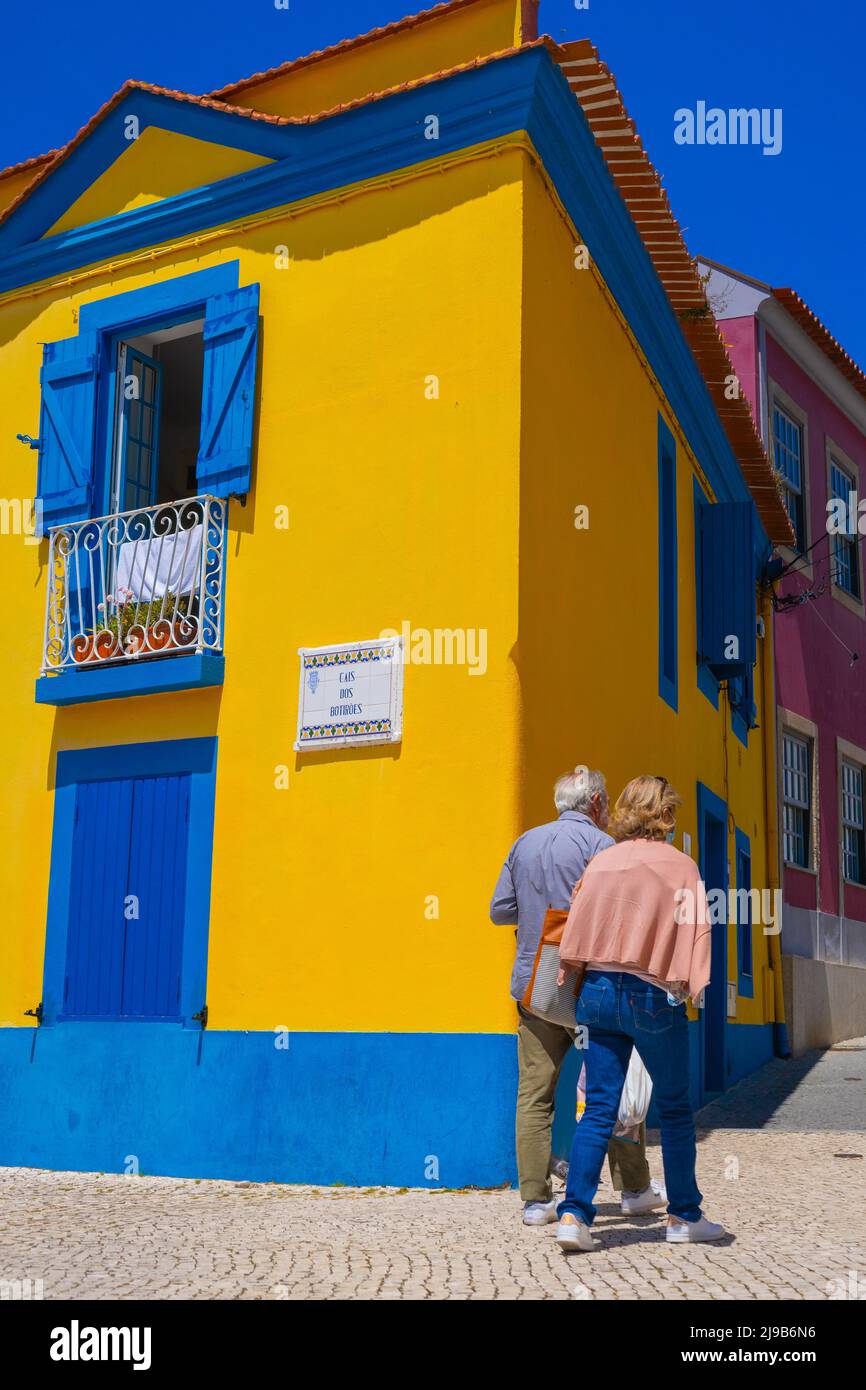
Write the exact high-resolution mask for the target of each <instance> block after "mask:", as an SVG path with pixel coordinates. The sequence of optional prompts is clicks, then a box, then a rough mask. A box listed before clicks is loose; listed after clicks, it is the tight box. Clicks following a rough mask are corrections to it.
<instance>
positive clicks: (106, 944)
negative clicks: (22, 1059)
mask: <svg viewBox="0 0 866 1390" xmlns="http://www.w3.org/2000/svg"><path fill="white" fill-rule="evenodd" d="M189 781H190V779H189V775H188V774H183V775H179V776H167V777H135V778H126V779H117V780H116V781H100V782H81V783H79V786H78V790H77V796H76V811H75V833H74V841H73V864H72V877H73V881H72V892H71V895H70V917H69V932H68V936H67V948H66V982H65V992H64V1005H63V1013H62V1015H61V1017H63V1018H78V1019H86V1018H89V1019H118V1018H126V1019H169V1018H178V1017H179V1014H180V977H181V953H182V948H183V923H184V915H185V885H186V856H187V839H188V816H189Z"/></svg>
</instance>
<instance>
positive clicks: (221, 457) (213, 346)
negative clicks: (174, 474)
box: [196, 285, 259, 497]
mask: <svg viewBox="0 0 866 1390" xmlns="http://www.w3.org/2000/svg"><path fill="white" fill-rule="evenodd" d="M203 336H204V375H203V380H202V404H201V436H200V439H199V453H198V461H197V464H196V478H197V483H198V489H199V491H200V492H209V493H212V494H213V495H214V496H215V497H229V496H231V495H232V494H243V493H247V492H249V490H250V475H251V473H252V460H253V423H254V415H255V399H256V371H257V357H258V336H259V287H258V285H245V286H244V287H243V288H242V289H239V290H233V291H232V292H231V293H230V294H218V295H215V296H214V297H213V298H212V299H209V300H208V301H207V309H206V313H205V321H204V334H203Z"/></svg>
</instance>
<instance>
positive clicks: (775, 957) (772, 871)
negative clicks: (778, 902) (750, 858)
mask: <svg viewBox="0 0 866 1390" xmlns="http://www.w3.org/2000/svg"><path fill="white" fill-rule="evenodd" d="M770 595H771V590H770V588H769V587H768V586H767V587H762V589H761V617H762V618H763V620H764V641H763V643H762V650H761V694H762V697H763V705H764V716H763V718H762V720H761V742H762V745H763V754H764V824H765V827H766V835H767V864H766V871H767V885H768V887H769V889H770V891H771V892H774V891H775V890H776V889H777V888H778V887H779V882H780V873H779V835H778V824H779V822H778V806H777V783H776V778H777V775H778V774H777V768H776V741H775V730H776V690H775V681H774V679H773V666H774V663H775V651H774V643H775V632H774V629H773V605H772V603H771V601H770ZM771 730H772V732H773V741H772V744H771V743H770V731H771ZM773 901H774V902H775V898H774V899H773ZM777 925H779V924H778V923H777ZM768 941H769V944H770V969H771V970H772V972H773V1000H774V1010H773V1012H774V1015H775V1022H774V1023H773V1052H774V1054H775V1056H777V1057H790V1055H791V1045H790V1043H789V1041H788V1026H787V1024H786V1022H785V992H784V990H783V988H782V936H781V932H777V933H775V934H774V935H773V936H770V937H768Z"/></svg>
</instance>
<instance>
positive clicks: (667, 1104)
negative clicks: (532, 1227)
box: [557, 777, 725, 1250]
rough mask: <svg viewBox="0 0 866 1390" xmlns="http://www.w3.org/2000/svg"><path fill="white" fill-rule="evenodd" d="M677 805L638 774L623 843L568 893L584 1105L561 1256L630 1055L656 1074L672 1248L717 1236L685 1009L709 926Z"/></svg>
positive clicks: (579, 1232)
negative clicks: (701, 1177) (709, 1207)
mask: <svg viewBox="0 0 866 1390" xmlns="http://www.w3.org/2000/svg"><path fill="white" fill-rule="evenodd" d="M681 804H682V798H681V797H680V796H679V795H678V794H677V792H676V791H675V790H674V788H673V787H672V786H671V785H670V783H669V782H668V781H667V779H666V778H664V777H635V778H634V779H633V781H631V782H629V784H628V786H627V787H626V788H625V789H624V791H623V792H622V795H621V796H620V798H619V800H618V801H617V803H616V808H615V810H614V815H613V819H612V821H611V825H610V832H611V834H612V835H613V836H614V838H615V839H616V840H617V841H618V843H617V844H615V845H613V846H612V847H611V848H610V849H606V850H605V851H604V852H603V853H602V854H599V855H596V857H595V858H594V859H593V860H591V862H590V863H589V864H588V866H587V868H586V870H585V872H584V875H583V877H582V878H581V880H580V882H579V883H578V885H577V887H576V888H575V890H574V896H573V898H572V904H571V910H570V912H569V916H568V922H567V923H566V927H565V931H564V933H563V938H562V945H561V947H560V959H561V960H562V964H563V971H564V970H565V969H567V968H568V967H574V966H576V965H578V964H580V963H584V962H585V963H586V967H587V973H586V981H585V983H584V986H583V989H582V990H581V993H580V997H579V999H578V1001H577V1009H576V1015H575V1017H576V1021H577V1024H578V1026H579V1027H580V1026H582V1027H584V1028H586V1029H588V1032H589V1042H588V1046H587V1048H586V1051H585V1053H584V1057H585V1061H586V1109H585V1111H584V1114H583V1117H582V1119H581V1121H580V1123H579V1124H578V1126H577V1129H576V1131H575V1136H574V1144H573V1146H572V1150H571V1163H570V1165H569V1170H568V1184H567V1186H566V1192H565V1200H564V1201H563V1202H561V1203H560V1205H559V1207H558V1209H557V1215H558V1216H559V1227H558V1230H557V1239H558V1241H559V1244H560V1246H561V1247H562V1248H563V1250H590V1249H592V1247H593V1246H594V1245H596V1244H597V1242H596V1241H594V1240H593V1238H592V1236H591V1235H590V1230H589V1228H590V1226H591V1225H592V1223H593V1220H594V1219H595V1206H594V1204H593V1198H594V1197H595V1193H596V1189H597V1187H598V1183H599V1178H600V1176H601V1167H602V1163H603V1162H604V1156H605V1154H606V1152H607V1146H608V1143H609V1141H610V1137H611V1135H612V1133H613V1130H614V1126H615V1124H616V1120H617V1113H618V1109H619V1100H620V1094H621V1092H622V1087H623V1082H624V1081H625V1075H626V1072H627V1070H628V1064H629V1059H630V1057H631V1050H632V1047H636V1048H637V1050H638V1053H639V1054H640V1057H641V1059H642V1061H643V1063H644V1065H645V1066H646V1069H647V1071H648V1072H649V1074H650V1077H651V1078H652V1083H653V1092H654V1095H655V1101H656V1107H657V1109H658V1114H659V1124H660V1127H661V1141H662V1157H663V1159H664V1169H665V1185H666V1187H667V1193H668V1227H667V1232H666V1236H667V1239H668V1240H669V1241H671V1242H680V1241H699V1240H719V1239H720V1238H721V1237H722V1236H724V1234H725V1230H724V1227H722V1226H719V1225H716V1224H715V1223H714V1222H712V1221H708V1220H707V1219H706V1217H705V1216H704V1215H703V1214H702V1212H701V1194H700V1192H699V1191H698V1186H697V1182H696V1180H695V1157H696V1147H695V1122H694V1117H693V1115H692V1108H691V1105H690V1103H689V1035H688V1020H687V1018H686V1008H685V1003H684V1002H683V1001H684V1000H685V999H686V998H687V997H688V996H689V995H691V997H692V998H695V997H696V996H697V995H699V994H700V992H701V990H702V989H703V988H704V987H705V986H706V985H707V984H708V983H709V978H710V930H711V928H710V922H709V920H708V914H707V903H706V894H705V892H704V887H703V884H702V883H701V881H700V876H699V874H698V870H697V867H696V865H695V864H694V862H693V861H692V860H691V859H690V858H689V857H688V855H685V854H682V853H681V852H680V851H679V850H678V849H674V847H673V844H672V843H671V841H672V840H673V834H674V828H675V825H676V811H677V807H678V806H680V805H681Z"/></svg>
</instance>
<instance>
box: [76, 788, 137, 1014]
mask: <svg viewBox="0 0 866 1390" xmlns="http://www.w3.org/2000/svg"><path fill="white" fill-rule="evenodd" d="M131 816H132V782H131V781H117V782H81V783H79V786H78V791H77V795H76V799H75V831H74V838H73V858H72V886H71V892H70V906H69V935H68V937H67V943H66V982H65V987H64V998H63V1015H64V1017H70V1018H116V1017H118V1016H119V1014H120V1000H121V981H122V976H123V936H124V933H123V923H124V917H123V911H124V907H123V904H124V898H125V896H126V881H127V875H128V871H129V827H130V821H131Z"/></svg>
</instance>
